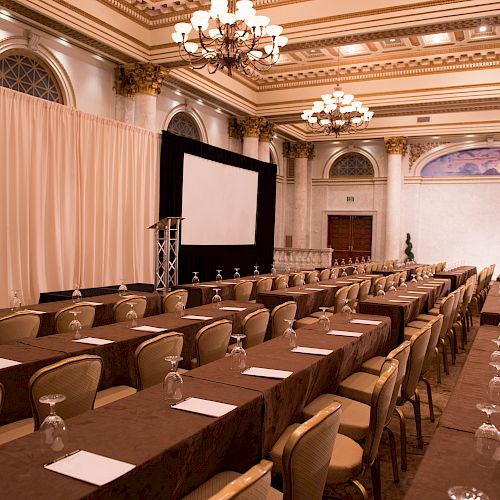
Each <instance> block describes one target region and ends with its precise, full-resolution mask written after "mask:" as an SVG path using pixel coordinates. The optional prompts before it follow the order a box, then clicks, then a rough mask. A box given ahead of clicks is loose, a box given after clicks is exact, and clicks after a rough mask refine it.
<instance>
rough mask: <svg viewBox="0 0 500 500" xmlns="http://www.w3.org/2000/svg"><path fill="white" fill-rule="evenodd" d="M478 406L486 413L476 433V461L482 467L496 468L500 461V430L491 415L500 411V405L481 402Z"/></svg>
mask: <svg viewBox="0 0 500 500" xmlns="http://www.w3.org/2000/svg"><path fill="white" fill-rule="evenodd" d="M476 408H477V409H478V410H480V411H482V412H483V413H484V414H485V415H486V422H483V423H482V424H481V425H480V426H479V427H478V428H477V429H476V433H475V435H474V442H475V451H476V462H477V464H478V465H480V466H481V467H485V468H488V469H489V468H494V467H495V466H496V465H497V464H498V463H499V462H500V432H499V431H498V429H497V428H496V427H495V425H494V424H492V423H491V415H492V414H493V413H498V412H500V406H498V405H495V404H492V403H479V404H477V405H476Z"/></svg>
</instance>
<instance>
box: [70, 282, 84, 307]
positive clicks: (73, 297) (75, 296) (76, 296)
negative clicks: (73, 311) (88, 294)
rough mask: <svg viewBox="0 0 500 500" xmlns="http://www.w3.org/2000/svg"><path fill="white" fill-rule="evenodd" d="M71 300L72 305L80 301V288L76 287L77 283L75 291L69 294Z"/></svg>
mask: <svg viewBox="0 0 500 500" xmlns="http://www.w3.org/2000/svg"><path fill="white" fill-rule="evenodd" d="M71 300H72V301H73V303H75V302H80V301H81V300H82V292H80V286H79V285H78V283H77V284H76V285H75V289H74V291H73V293H72V294H71Z"/></svg>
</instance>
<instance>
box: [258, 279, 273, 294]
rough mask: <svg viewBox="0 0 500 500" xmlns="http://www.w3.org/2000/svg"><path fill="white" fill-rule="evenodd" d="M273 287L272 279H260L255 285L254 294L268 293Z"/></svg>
mask: <svg viewBox="0 0 500 500" xmlns="http://www.w3.org/2000/svg"><path fill="white" fill-rule="evenodd" d="M272 287H273V279H272V278H261V279H259V281H257V284H256V285H255V293H256V294H257V293H262V292H269V291H270V290H271V288H272Z"/></svg>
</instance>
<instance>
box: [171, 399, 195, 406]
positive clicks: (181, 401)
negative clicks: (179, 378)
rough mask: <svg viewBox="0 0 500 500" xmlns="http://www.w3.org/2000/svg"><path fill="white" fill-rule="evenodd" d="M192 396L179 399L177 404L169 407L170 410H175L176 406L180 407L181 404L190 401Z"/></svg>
mask: <svg viewBox="0 0 500 500" xmlns="http://www.w3.org/2000/svg"><path fill="white" fill-rule="evenodd" d="M191 398H192V396H189V397H187V398H184V399H181V400H180V401H177V403H173V404H171V405H170V408H175V406H176V405H180V404H181V403H184V401H187V400H188V399H191Z"/></svg>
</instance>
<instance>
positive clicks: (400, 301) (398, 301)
mask: <svg viewBox="0 0 500 500" xmlns="http://www.w3.org/2000/svg"><path fill="white" fill-rule="evenodd" d="M389 302H397V303H398V304H401V303H403V304H411V300H396V299H389Z"/></svg>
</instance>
